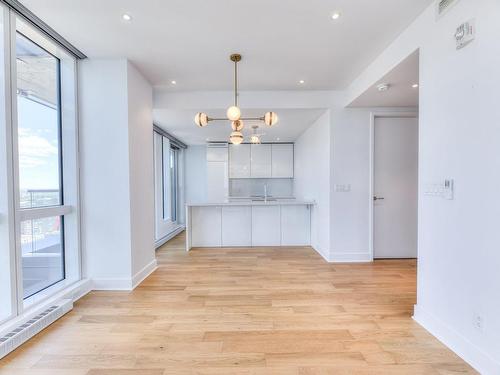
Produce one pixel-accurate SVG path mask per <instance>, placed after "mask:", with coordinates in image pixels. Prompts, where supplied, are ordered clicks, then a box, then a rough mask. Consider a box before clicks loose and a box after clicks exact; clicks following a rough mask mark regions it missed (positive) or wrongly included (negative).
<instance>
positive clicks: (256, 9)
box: [21, 0, 433, 90]
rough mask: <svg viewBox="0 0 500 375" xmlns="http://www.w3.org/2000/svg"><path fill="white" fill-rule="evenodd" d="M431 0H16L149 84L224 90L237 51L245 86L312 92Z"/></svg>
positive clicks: (355, 64)
mask: <svg viewBox="0 0 500 375" xmlns="http://www.w3.org/2000/svg"><path fill="white" fill-rule="evenodd" d="M432 1H433V0H287V1H284V0H169V1H165V0H140V1H138V0H105V1H103V0H22V1H21V2H22V3H23V4H24V5H25V6H27V7H28V8H29V9H30V10H32V11H33V12H34V13H35V14H37V15H38V16H39V17H40V18H41V19H42V20H44V21H45V22H46V23H47V24H49V25H50V26H52V27H53V28H54V29H55V30H56V31H57V32H59V33H60V34H61V35H62V36H64V37H65V38H66V39H68V40H69V41H70V42H71V43H73V44H74V45H75V46H76V47H77V48H79V49H80V50H82V51H83V52H84V53H85V54H87V55H88V56H89V57H94V58H95V57H101V58H104V57H105V58H117V57H126V58H129V59H130V60H131V61H132V62H133V63H134V64H135V65H136V66H137V67H138V68H139V70H141V71H142V73H143V74H144V75H145V76H146V77H147V78H148V79H149V81H150V82H151V83H152V84H153V85H155V86H162V85H166V86H167V87H171V88H172V90H195V89H196V90H215V89H217V90H226V89H230V88H231V87H232V70H231V69H232V66H231V63H230V62H229V60H228V56H229V54H230V53H232V52H240V53H242V54H243V57H244V60H243V61H242V64H241V66H240V72H241V76H240V77H241V79H240V83H241V88H242V89H243V90H287V89H308V90H310V89H342V88H345V87H346V86H347V85H348V84H349V83H350V82H351V81H352V80H353V79H354V78H355V77H356V76H357V75H358V74H360V73H361V72H362V70H363V69H364V68H366V67H367V66H368V64H369V63H370V62H371V61H372V60H373V59H374V58H375V57H376V56H377V55H378V54H380V53H381V52H382V51H383V49H384V48H385V47H386V46H388V45H389V44H390V42H391V41H392V40H394V38H396V37H397V36H398V35H399V34H400V33H401V32H402V31H403V30H404V29H405V28H406V27H407V26H408V25H409V24H410V23H411V21H412V20H413V19H415V18H416V17H417V16H418V15H419V14H420V13H421V12H422V11H423V10H424V9H425V7H427V6H428V5H430V4H431V3H432ZM334 11H340V12H341V14H342V16H341V18H340V19H339V20H337V21H333V20H332V19H331V18H330V15H331V14H332V13H333V12H334ZM125 12H127V13H129V14H130V15H131V16H132V17H133V19H132V21H131V22H128V23H127V22H125V21H123V20H122V18H121V15H122V14H123V13H125ZM301 79H303V80H305V81H306V82H305V84H304V85H299V84H298V81H299V80H301ZM172 80H176V81H177V82H178V84H177V85H176V86H173V85H171V84H170V82H171V81H172Z"/></svg>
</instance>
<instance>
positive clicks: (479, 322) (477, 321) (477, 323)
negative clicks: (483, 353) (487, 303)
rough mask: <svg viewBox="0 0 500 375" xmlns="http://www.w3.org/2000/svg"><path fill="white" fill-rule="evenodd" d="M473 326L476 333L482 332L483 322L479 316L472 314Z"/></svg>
mask: <svg viewBox="0 0 500 375" xmlns="http://www.w3.org/2000/svg"><path fill="white" fill-rule="evenodd" d="M473 324H474V328H476V329H477V330H478V331H483V330H484V320H483V317H482V316H481V314H474V320H473Z"/></svg>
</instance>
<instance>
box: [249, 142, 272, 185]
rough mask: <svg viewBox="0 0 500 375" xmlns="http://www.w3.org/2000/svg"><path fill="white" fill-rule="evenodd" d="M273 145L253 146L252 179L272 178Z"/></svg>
mask: <svg viewBox="0 0 500 375" xmlns="http://www.w3.org/2000/svg"><path fill="white" fill-rule="evenodd" d="M271 154H272V145H251V155H252V159H251V160H252V162H251V170H252V172H251V176H252V178H269V177H271V176H272V165H271V159H272V157H271Z"/></svg>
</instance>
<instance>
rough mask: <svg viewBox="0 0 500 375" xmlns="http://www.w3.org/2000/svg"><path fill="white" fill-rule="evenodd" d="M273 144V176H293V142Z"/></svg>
mask: <svg viewBox="0 0 500 375" xmlns="http://www.w3.org/2000/svg"><path fill="white" fill-rule="evenodd" d="M272 146H273V147H272V177H274V178H293V144H273V145H272Z"/></svg>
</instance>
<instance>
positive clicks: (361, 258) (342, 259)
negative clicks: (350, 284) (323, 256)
mask: <svg viewBox="0 0 500 375" xmlns="http://www.w3.org/2000/svg"><path fill="white" fill-rule="evenodd" d="M372 261H373V259H372V256H371V254H370V253H335V252H334V253H332V254H331V255H330V262H332V263H368V262H372Z"/></svg>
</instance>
